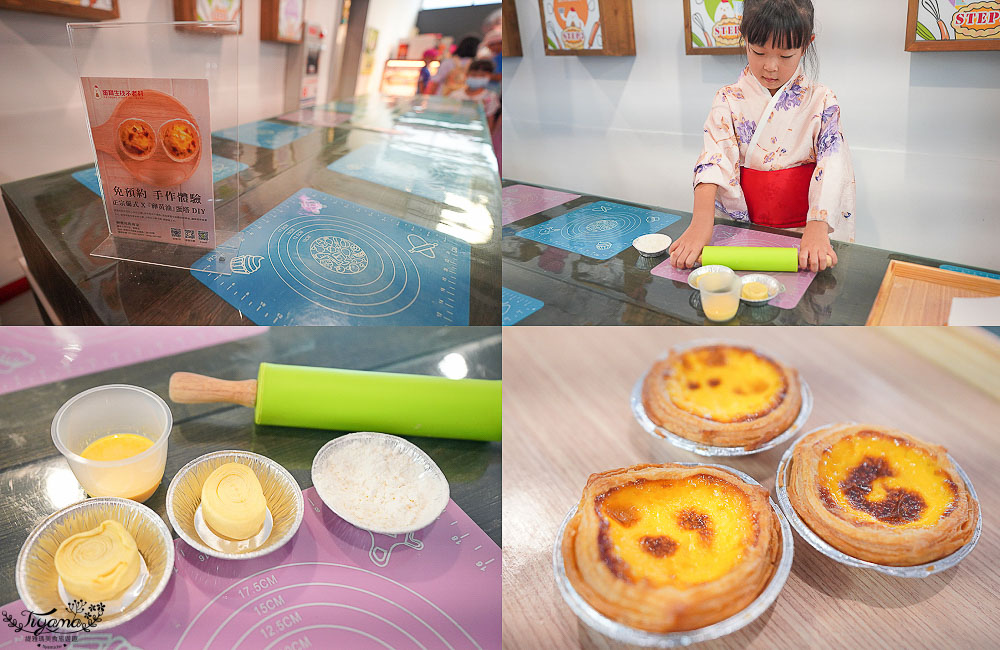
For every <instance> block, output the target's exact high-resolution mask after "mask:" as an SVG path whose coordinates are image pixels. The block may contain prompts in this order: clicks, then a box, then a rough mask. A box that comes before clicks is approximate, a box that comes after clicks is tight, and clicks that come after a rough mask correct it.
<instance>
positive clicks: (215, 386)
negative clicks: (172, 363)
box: [170, 372, 257, 408]
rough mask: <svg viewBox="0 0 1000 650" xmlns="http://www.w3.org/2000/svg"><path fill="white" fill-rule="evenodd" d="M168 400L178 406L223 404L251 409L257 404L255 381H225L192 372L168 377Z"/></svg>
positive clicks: (176, 373) (177, 373) (178, 373)
mask: <svg viewBox="0 0 1000 650" xmlns="http://www.w3.org/2000/svg"><path fill="white" fill-rule="evenodd" d="M170 399H171V400H173V401H175V402H178V403H180V404H209V403H213V402H225V403H229V404H240V405H241V406H249V407H250V408H253V407H254V406H255V405H256V404H257V380H256V379H246V380H244V381H227V380H225V379H216V378H215V377H206V376H205V375H196V374H195V373H193V372H175V373H174V374H172V375H170Z"/></svg>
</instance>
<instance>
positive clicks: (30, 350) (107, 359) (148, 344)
mask: <svg viewBox="0 0 1000 650" xmlns="http://www.w3.org/2000/svg"><path fill="white" fill-rule="evenodd" d="M266 331H267V328H266V327H3V328H0V395H3V394H4V393H11V392H13V391H16V390H23V389H25V388H31V387H32V386H41V385H42V384H48V383H51V382H54V381H62V380H64V379H69V378H71V377H80V376H82V375H89V374H91V373H94V372H100V371H101V370H108V369H109V368H120V367H121V366H127V365H131V364H133V363H139V362H140V361H147V360H149V359H156V358H159V357H166V356H170V355H171V354H178V353H180V352H186V351H188V350H195V349H197V348H204V347H208V346H210V345H217V344H219V343H228V342H229V341H235V340H237V339H243V338H247V337H250V336H256V335H257V334H261V333H263V332H266Z"/></svg>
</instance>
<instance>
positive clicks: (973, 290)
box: [865, 260, 1000, 325]
mask: <svg viewBox="0 0 1000 650" xmlns="http://www.w3.org/2000/svg"><path fill="white" fill-rule="evenodd" d="M990 296H1000V280H994V279H992V278H984V277H980V276H977V275H969V274H968V273H959V272H957V271H946V270H944V269H938V268H934V267H932V266H923V265H921V264H912V263H910V262H900V261H899V260H892V261H891V262H889V268H888V269H887V270H886V272H885V276H884V277H883V278H882V286H881V287H879V290H878V295H877V296H875V304H874V305H872V310H871V312H869V313H868V322H867V323H865V324H866V325H947V324H948V315H949V314H950V313H951V299H952V298H988V297H990Z"/></svg>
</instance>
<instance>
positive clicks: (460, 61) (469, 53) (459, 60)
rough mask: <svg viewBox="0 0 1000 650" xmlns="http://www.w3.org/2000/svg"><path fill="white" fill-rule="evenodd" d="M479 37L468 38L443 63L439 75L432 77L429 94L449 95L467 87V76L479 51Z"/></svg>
mask: <svg viewBox="0 0 1000 650" xmlns="http://www.w3.org/2000/svg"><path fill="white" fill-rule="evenodd" d="M479 42H480V41H479V37H478V36H471V35H470V36H466V37H465V38H463V39H462V40H461V41H460V42H459V44H458V47H457V48H456V49H455V51H454V52H453V53H452V55H451V56H450V57H448V58H447V59H445V60H444V61H442V62H441V67H439V68H438V71H437V74H436V75H434V76H433V77H431V83H430V86H429V89H428V93H433V94H436V95H447V94H448V93H450V92H454V91H456V90H458V89H460V88H462V87H464V86H465V74H466V72H467V71H468V69H469V64H471V63H472V61H473V60H474V59H475V58H476V50H478V49H479Z"/></svg>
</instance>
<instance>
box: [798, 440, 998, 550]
mask: <svg viewBox="0 0 1000 650" xmlns="http://www.w3.org/2000/svg"><path fill="white" fill-rule="evenodd" d="M790 451H791V461H790V465H789V467H788V469H787V493H788V500H789V502H790V503H791V506H792V507H793V508H794V510H795V513H796V514H797V515H798V516H799V517H800V518H801V519H802V521H803V522H804V523H805V525H806V526H808V527H809V529H811V530H812V531H813V532H814V533H815V534H816V535H818V536H819V537H820V538H822V540H823V541H825V542H826V543H827V544H829V545H830V546H832V547H834V548H835V549H837V550H839V551H841V552H843V553H845V554H847V555H849V556H851V557H854V558H858V559H861V560H865V561H867V562H873V563H876V564H881V565H889V566H899V567H906V566H913V565H918V564H926V563H928V562H933V561H935V560H939V559H941V558H944V557H945V556H949V555H951V554H952V553H955V552H956V551H957V550H958V549H960V548H962V547H963V546H965V545H966V544H967V543H969V542H970V541H972V540H973V536H974V534H975V531H976V528H977V522H978V521H979V505H978V503H977V501H976V499H975V497H974V494H973V493H971V492H970V488H969V487H968V486H967V485H966V481H965V480H964V479H963V477H962V476H961V475H960V472H959V469H958V468H957V466H956V465H955V464H954V463H953V462H952V460H951V459H950V457H949V456H948V453H947V451H946V450H945V448H944V447H941V446H939V445H934V444H930V443H927V442H923V441H921V440H919V439H917V438H915V437H913V436H911V435H909V434H906V433H903V432H902V431H898V430H896V429H891V428H888V427H881V426H875V425H871V424H839V425H832V426H829V427H824V428H822V429H819V430H818V431H814V432H812V433H810V434H808V435H806V436H805V437H803V438H802V439H800V440H799V441H798V442H796V443H795V446H794V449H792V450H790Z"/></svg>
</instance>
